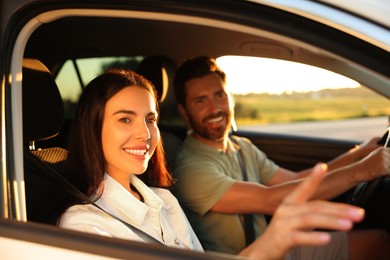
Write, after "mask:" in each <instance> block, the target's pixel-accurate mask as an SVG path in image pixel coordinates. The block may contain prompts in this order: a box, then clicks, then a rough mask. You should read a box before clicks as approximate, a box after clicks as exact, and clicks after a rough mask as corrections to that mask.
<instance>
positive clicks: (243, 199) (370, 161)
mask: <svg viewBox="0 0 390 260" xmlns="http://www.w3.org/2000/svg"><path fill="white" fill-rule="evenodd" d="M389 172H390V149H387V148H382V147H380V148H378V149H376V150H375V151H374V152H372V153H371V154H370V155H369V156H367V157H366V158H364V159H363V160H360V161H358V162H356V163H353V164H350V165H348V166H345V167H342V168H339V169H337V170H334V171H332V172H330V173H328V174H327V176H326V177H325V178H324V180H323V181H322V184H321V185H320V186H319V188H318V189H317V191H316V192H315V194H314V196H313V197H312V199H314V198H315V199H331V198H333V197H335V196H337V195H339V194H341V193H343V192H344V191H346V190H348V189H350V188H352V187H353V186H355V185H357V184H358V183H359V182H362V181H370V180H372V179H374V178H376V177H379V176H383V175H387V174H388V173H389ZM271 181H272V179H271ZM302 181H303V179H298V180H293V181H289V182H286V183H282V184H277V185H273V186H270V187H268V186H265V185H261V184H257V183H251V182H241V181H237V182H235V183H234V184H233V185H232V186H231V188H230V189H229V190H228V191H227V192H225V194H224V195H223V196H222V198H221V199H220V200H219V201H218V202H217V203H216V204H215V205H214V206H213V207H212V208H211V210H212V211H216V212H221V213H231V214H234V213H235V214H240V213H263V214H273V213H274V211H275V209H276V208H277V207H278V206H279V204H280V203H281V202H282V200H283V199H284V198H285V197H286V196H287V195H288V194H290V193H291V192H292V190H293V189H295V188H296V186H297V185H298V184H299V183H301V182H302Z"/></svg>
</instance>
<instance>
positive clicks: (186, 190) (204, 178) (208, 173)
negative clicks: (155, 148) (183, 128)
mask: <svg viewBox="0 0 390 260" xmlns="http://www.w3.org/2000/svg"><path fill="white" fill-rule="evenodd" d="M174 176H175V179H176V180H177V182H176V184H175V187H174V189H173V191H174V193H175V195H176V196H177V198H178V200H179V201H180V204H181V205H182V206H184V207H186V208H187V209H190V210H192V211H194V212H195V213H197V214H200V215H204V214H205V213H206V212H208V211H209V210H210V209H211V208H212V207H213V206H214V205H215V204H216V203H217V202H218V201H219V200H220V199H221V198H222V196H223V195H224V194H225V192H226V191H228V190H229V189H230V187H231V186H232V185H233V183H234V182H235V180H234V179H232V178H230V177H228V176H226V174H224V172H223V170H222V169H220V168H219V167H218V164H216V163H215V162H213V161H212V160H210V158H207V157H201V156H191V157H190V159H189V160H185V161H180V163H178V164H177V165H176V169H175V170H174Z"/></svg>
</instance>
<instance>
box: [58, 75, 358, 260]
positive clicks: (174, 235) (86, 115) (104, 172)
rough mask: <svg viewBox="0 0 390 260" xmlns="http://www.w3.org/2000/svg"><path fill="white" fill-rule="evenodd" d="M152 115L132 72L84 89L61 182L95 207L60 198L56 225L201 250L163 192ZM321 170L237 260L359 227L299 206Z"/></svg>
mask: <svg viewBox="0 0 390 260" xmlns="http://www.w3.org/2000/svg"><path fill="white" fill-rule="evenodd" d="M158 112H159V111H158V102H157V100H156V93H155V90H154V88H153V86H152V84H151V83H150V82H149V81H147V80H146V79H144V78H143V77H142V76H140V75H138V74H136V73H134V72H132V71H121V70H113V71H110V72H107V73H105V74H103V75H101V76H99V77H97V78H96V79H94V80H93V81H91V83H89V84H88V86H87V87H86V89H85V90H84V92H83V94H82V96H81V98H80V101H79V105H78V108H77V111H76V116H75V119H74V125H73V128H72V132H71V136H70V146H69V156H68V160H67V166H68V168H67V172H66V176H67V178H68V179H69V180H70V181H71V182H72V183H73V184H74V185H75V186H76V187H77V188H78V189H79V190H80V191H81V192H82V193H84V194H85V195H86V196H87V197H88V198H90V200H91V201H94V203H95V204H96V205H97V206H96V205H94V204H91V203H89V201H87V202H85V201H81V200H77V199H73V200H68V201H67V202H66V204H63V205H64V206H63V208H62V209H64V210H65V209H66V210H65V211H64V212H63V214H62V216H61V217H60V218H59V221H58V224H59V225H60V226H61V227H64V228H71V229H76V230H80V231H86V232H90V233H95V234H100V235H105V236H111V237H117V238H123V239H130V240H138V241H145V242H151V241H152V240H153V239H148V238H146V239H145V238H143V237H141V236H140V235H139V233H138V232H136V231H134V229H132V228H129V227H128V226H127V225H126V224H124V223H123V222H122V221H124V222H126V223H128V224H130V225H131V226H133V227H135V228H137V229H140V230H142V231H143V232H145V233H147V234H149V235H150V236H152V237H153V238H154V239H156V240H158V241H159V242H161V243H163V244H165V245H167V246H173V247H179V248H186V249H191V250H200V251H202V250H203V249H202V246H201V244H200V243H199V240H198V239H197V237H196V235H195V234H194V232H193V230H192V228H191V226H190V224H189V223H188V221H187V218H186V217H185V215H184V213H183V211H182V209H181V208H180V206H179V204H178V202H177V200H176V199H175V197H174V196H173V195H172V194H171V193H170V192H169V191H168V190H167V189H165V188H166V187H169V185H170V184H172V182H173V180H172V178H171V176H170V174H169V172H168V170H167V168H166V165H165V159H164V152H163V149H162V143H161V140H160V134H159V129H158V127H157V119H158ZM325 172H326V170H325V169H324V167H321V166H317V167H316V168H315V170H314V171H313V174H312V176H311V177H310V178H308V180H307V181H306V182H304V183H302V184H301V185H300V186H299V187H298V188H297V190H296V191H295V192H294V193H292V194H291V195H290V196H288V197H287V198H286V199H285V201H284V203H283V204H282V205H281V206H280V207H279V209H278V210H277V212H276V214H275V215H274V217H273V220H272V222H271V224H270V226H269V228H268V229H267V231H266V232H265V233H264V235H263V236H262V237H260V238H259V239H258V240H257V241H255V242H254V243H253V244H252V245H250V246H249V247H248V248H246V249H244V250H243V251H242V252H241V255H244V256H250V257H252V258H253V259H262V258H271V257H272V258H281V257H283V256H284V255H285V254H286V253H287V252H288V250H289V249H291V248H292V247H293V246H296V245H321V244H324V243H327V242H328V241H329V239H330V237H329V235H328V234H327V233H325V232H306V231H305V230H307V229H312V228H317V227H318V228H329V229H336V230H347V229H350V228H351V227H352V223H353V222H354V221H360V220H361V219H362V218H363V211H362V210H361V209H359V208H356V207H353V206H348V205H343V204H335V203H330V202H306V201H307V200H308V199H309V197H310V195H311V194H312V193H313V192H314V191H315V189H316V187H317V185H318V183H319V182H320V181H321V178H322V176H323V175H324V174H325ZM194 188H196V187H194ZM291 208H293V210H291ZM102 209H103V210H102ZM107 212H108V213H107ZM60 213H62V211H60ZM112 215H113V216H114V217H113V216H112ZM117 218H119V219H121V220H122V221H120V220H118V219H117Z"/></svg>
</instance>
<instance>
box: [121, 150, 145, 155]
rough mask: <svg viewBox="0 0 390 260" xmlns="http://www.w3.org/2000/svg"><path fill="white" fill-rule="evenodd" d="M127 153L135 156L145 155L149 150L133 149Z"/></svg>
mask: <svg viewBox="0 0 390 260" xmlns="http://www.w3.org/2000/svg"><path fill="white" fill-rule="evenodd" d="M125 152H126V153H131V154H135V155H145V154H146V152H147V150H133V149H125Z"/></svg>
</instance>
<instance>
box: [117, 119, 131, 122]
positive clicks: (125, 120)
mask: <svg viewBox="0 0 390 260" xmlns="http://www.w3.org/2000/svg"><path fill="white" fill-rule="evenodd" d="M119 121H120V122H122V123H130V119H128V118H121V119H119Z"/></svg>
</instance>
